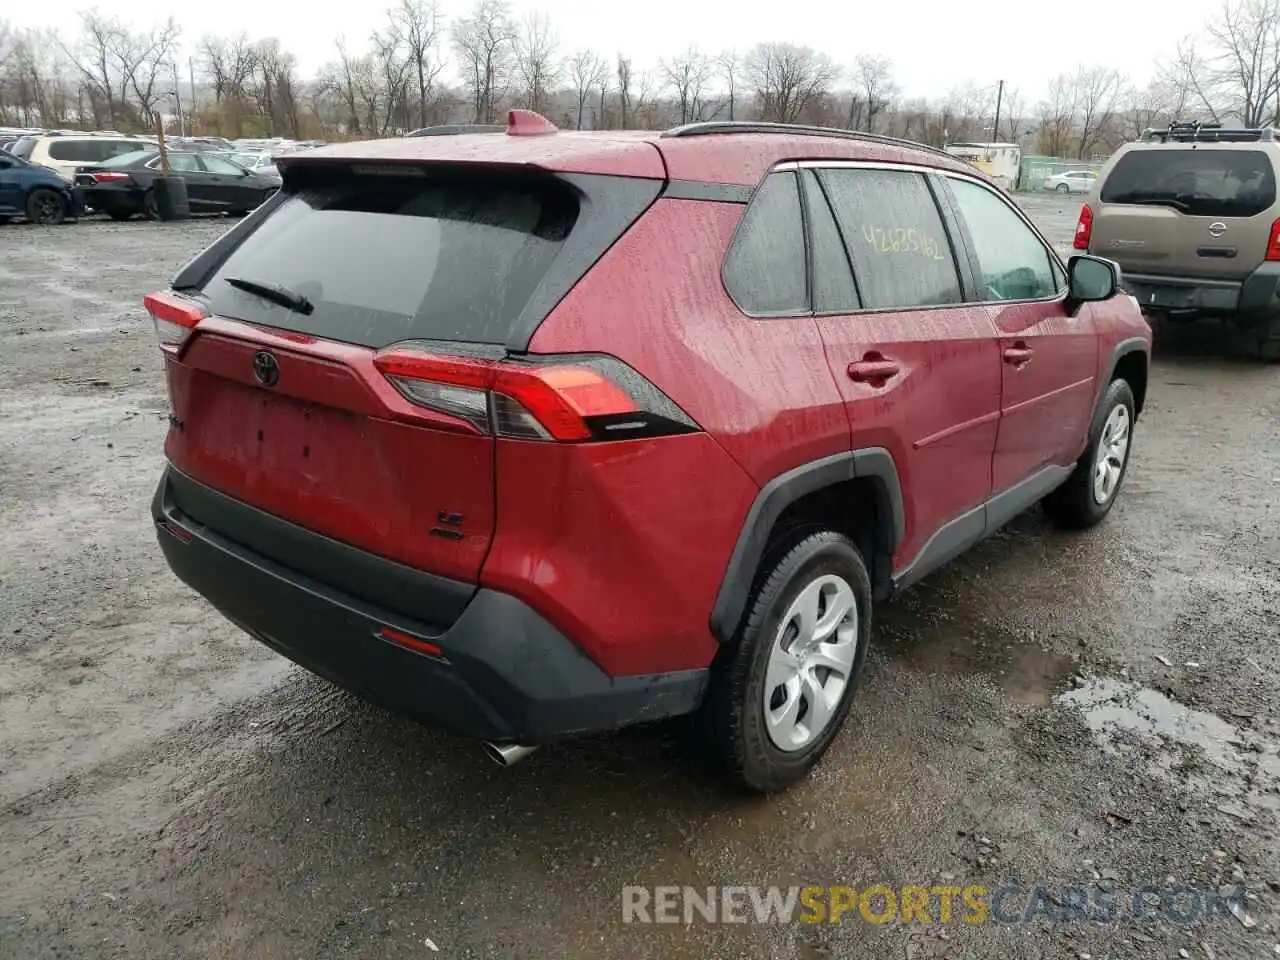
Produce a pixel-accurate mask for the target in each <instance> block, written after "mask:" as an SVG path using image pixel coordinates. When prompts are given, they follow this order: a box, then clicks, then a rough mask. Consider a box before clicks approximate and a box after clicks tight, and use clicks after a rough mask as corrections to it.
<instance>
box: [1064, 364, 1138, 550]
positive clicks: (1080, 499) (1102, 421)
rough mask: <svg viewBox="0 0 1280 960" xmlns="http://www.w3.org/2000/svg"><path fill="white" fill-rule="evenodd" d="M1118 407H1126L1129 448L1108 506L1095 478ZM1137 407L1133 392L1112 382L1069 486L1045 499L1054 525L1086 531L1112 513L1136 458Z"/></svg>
mask: <svg viewBox="0 0 1280 960" xmlns="http://www.w3.org/2000/svg"><path fill="white" fill-rule="evenodd" d="M1117 407H1124V409H1125V412H1126V414H1127V415H1128V445H1127V447H1126V449H1125V453H1124V462H1123V463H1121V464H1120V473H1119V476H1118V477H1116V479H1115V485H1114V486H1113V487H1111V492H1110V493H1109V494H1108V495H1107V496H1106V499H1105V502H1101V503H1100V502H1099V501H1098V498H1097V497H1096V496H1095V495H1094V474H1095V471H1097V469H1098V462H1099V455H1100V453H1101V446H1100V441H1101V440H1102V433H1103V430H1104V429H1105V428H1106V425H1107V421H1108V420H1109V419H1110V417H1111V414H1112V411H1114V410H1115V409H1116V408H1117ZM1134 407H1135V405H1134V400H1133V390H1132V389H1131V388H1130V387H1129V384H1128V382H1127V381H1125V380H1112V381H1111V383H1110V384H1109V385H1108V386H1107V389H1106V390H1105V391H1104V392H1103V394H1102V400H1101V402H1100V403H1099V404H1098V409H1097V410H1096V411H1094V414H1093V424H1092V425H1091V426H1090V428H1089V445H1088V447H1086V448H1085V452H1084V453H1083V454H1082V455H1081V457H1080V459H1079V460H1078V461H1077V462H1076V468H1075V470H1074V471H1073V472H1072V474H1071V476H1070V477H1069V478H1068V479H1067V482H1066V483H1064V484H1063V485H1062V486H1060V487H1059V488H1058V489H1057V490H1055V491H1053V493H1051V494H1049V496H1047V497H1045V498H1044V509H1045V513H1047V514H1048V515H1049V517H1050V519H1052V520H1053V521H1054V523H1056V524H1058V525H1059V526H1061V527H1065V528H1067V529H1069V530H1083V529H1085V528H1087V527H1092V526H1093V525H1094V524H1096V523H1098V522H1100V521H1101V520H1102V518H1103V517H1105V516H1106V515H1107V514H1108V513H1110V512H1111V508H1112V507H1113V506H1114V505H1115V502H1116V498H1117V497H1118V496H1120V488H1121V487H1122V486H1123V485H1124V478H1125V475H1126V474H1127V473H1128V472H1129V460H1130V459H1131V458H1132V454H1133V428H1134V424H1135V423H1136V417H1135V413H1136V411H1135V409H1134Z"/></svg>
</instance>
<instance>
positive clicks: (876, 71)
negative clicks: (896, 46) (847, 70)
mask: <svg viewBox="0 0 1280 960" xmlns="http://www.w3.org/2000/svg"><path fill="white" fill-rule="evenodd" d="M853 75H854V78H855V80H856V82H857V84H858V90H857V91H856V92H855V94H854V96H855V98H856V97H857V96H859V95H861V97H862V98H863V100H864V102H865V103H866V105H867V132H868V133H874V132H875V129H876V115H877V114H879V113H880V112H881V111H883V110H884V109H885V108H886V107H888V106H889V98H890V97H891V96H892V95H893V67H892V65H891V64H890V63H889V60H888V58H887V57H871V56H866V55H859V56H858V57H856V58H854V61H853ZM850 126H852V124H850Z"/></svg>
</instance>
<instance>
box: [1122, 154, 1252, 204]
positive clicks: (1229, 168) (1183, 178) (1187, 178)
mask: <svg viewBox="0 0 1280 960" xmlns="http://www.w3.org/2000/svg"><path fill="white" fill-rule="evenodd" d="M1101 199H1102V202H1103V203H1128V204H1143V205H1158V206H1169V207H1173V208H1174V209H1175V210H1180V211H1181V212H1183V213H1186V214H1190V215H1192V216H1196V217H1252V216H1254V215H1255V214H1259V213H1262V212H1263V211H1264V210H1266V209H1268V208H1269V207H1271V206H1272V205H1273V204H1274V203H1275V202H1276V178H1275V173H1274V172H1273V170H1272V167H1271V158H1270V157H1269V156H1268V155H1267V154H1266V153H1264V152H1263V151H1261V150H1201V149H1188V150H1135V151H1133V152H1131V153H1127V154H1125V155H1124V156H1123V157H1121V158H1120V159H1119V160H1118V161H1117V162H1116V165H1115V168H1114V169H1113V170H1112V171H1111V173H1110V175H1109V176H1108V177H1107V179H1106V181H1105V182H1104V183H1103V185H1102V194H1101Z"/></svg>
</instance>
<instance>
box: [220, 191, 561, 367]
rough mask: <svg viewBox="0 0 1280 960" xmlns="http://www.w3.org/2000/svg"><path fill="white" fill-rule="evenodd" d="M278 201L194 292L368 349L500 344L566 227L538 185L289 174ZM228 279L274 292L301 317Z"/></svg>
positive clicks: (552, 195)
mask: <svg viewBox="0 0 1280 960" xmlns="http://www.w3.org/2000/svg"><path fill="white" fill-rule="evenodd" d="M419 170H421V168H419ZM286 193H287V194H288V196H286V197H285V198H284V200H283V202H282V203H281V204H280V206H279V207H278V208H277V209H276V210H275V211H274V212H273V213H272V214H271V216H269V217H268V218H267V219H266V220H265V221H264V222H263V223H262V225H261V226H260V227H258V229H257V230H255V231H254V232H253V233H251V234H250V235H249V236H248V237H247V238H246V239H245V241H244V242H243V243H242V244H241V245H240V246H238V247H237V248H236V249H235V250H234V251H233V252H232V253H231V255H230V256H229V257H228V258H227V259H226V261H224V262H223V264H222V265H221V266H220V267H219V268H218V269H217V271H216V272H215V273H214V274H213V276H212V277H211V278H210V279H209V281H208V283H207V284H205V287H204V293H205V296H206V297H208V298H209V301H210V306H211V308H212V309H213V311H214V312H215V313H217V314H220V315H222V316H226V317H233V318H236V319H240V320H246V321H248V322H250V323H261V324H265V325H268V326H273V327H281V328H284V329H286V330H296V331H299V332H304V333H309V334H313V335H315V336H319V337H325V338H328V339H333V340H345V341H347V342H350V343H359V344H363V345H365V346H370V347H384V346H387V345H388V344H391V343H395V342H396V341H399V340H406V339H430V340H461V341H467V342H471V343H502V342H504V341H505V340H506V338H507V334H508V332H509V331H510V329H511V327H512V325H513V324H514V323H515V321H516V318H517V317H519V315H520V312H521V310H522V309H523V308H524V306H525V304H526V303H528V302H529V299H530V297H531V296H532V295H533V293H534V291H535V289H536V288H537V286H538V283H539V282H540V281H541V280H542V278H543V277H544V276H545V275H546V273H547V271H548V270H549V269H550V267H551V264H552V261H553V260H554V259H555V257H556V254H557V253H558V252H559V250H560V248H561V245H562V244H563V243H564V241H565V240H566V239H567V238H568V236H569V232H570V231H571V230H572V229H573V225H574V223H575V222H576V220H577V217H578V202H577V199H576V197H575V195H574V194H573V193H572V192H571V191H570V190H569V189H568V188H567V187H566V186H565V185H564V184H562V183H560V182H558V181H556V180H554V179H551V178H549V177H545V176H543V177H538V176H532V175H531V176H522V175H516V174H503V175H499V174H485V175H477V174H475V173H469V174H466V173H460V172H450V171H446V172H438V173H437V172H432V173H430V174H427V173H421V174H420V175H418V176H400V175H395V176H388V175H385V174H384V175H354V174H350V173H345V172H344V173H327V172H321V171H316V170H314V169H312V170H307V169H298V170H295V171H293V177H292V178H291V183H290V186H289V187H288V188H287V189H286ZM230 279H236V280H241V281H252V282H254V283H259V284H262V283H265V284H270V285H274V286H279V287H284V288H286V289H287V290H289V291H291V292H292V293H295V294H298V295H301V296H302V297H305V298H306V299H307V300H308V301H310V303H311V305H312V307H313V309H312V311H311V312H310V313H309V314H304V313H301V312H298V311H296V310H292V309H290V308H288V307H282V306H278V305H275V304H273V303H271V302H269V301H268V300H265V299H262V298H261V297H258V296H255V295H253V294H250V293H246V292H244V291H243V290H242V289H239V288H237V287H235V286H233V285H231V284H230V283H228V282H227V281H228V280H230Z"/></svg>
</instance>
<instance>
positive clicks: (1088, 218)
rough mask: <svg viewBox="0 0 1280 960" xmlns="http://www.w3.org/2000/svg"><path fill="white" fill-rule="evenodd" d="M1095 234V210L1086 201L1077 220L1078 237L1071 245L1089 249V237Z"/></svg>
mask: <svg viewBox="0 0 1280 960" xmlns="http://www.w3.org/2000/svg"><path fill="white" fill-rule="evenodd" d="M1092 236H1093V211H1092V210H1091V209H1090V208H1089V205H1088V204H1087V203H1086V204H1085V205H1084V206H1082V207H1081V208H1080V219H1079V220H1078V221H1076V237H1075V239H1074V240H1073V241H1072V242H1071V245H1072V246H1073V247H1075V248H1076V249H1077V250H1088V249H1089V238H1090V237H1092Z"/></svg>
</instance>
